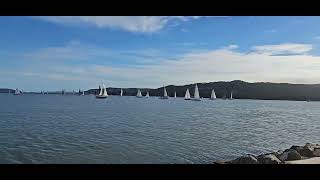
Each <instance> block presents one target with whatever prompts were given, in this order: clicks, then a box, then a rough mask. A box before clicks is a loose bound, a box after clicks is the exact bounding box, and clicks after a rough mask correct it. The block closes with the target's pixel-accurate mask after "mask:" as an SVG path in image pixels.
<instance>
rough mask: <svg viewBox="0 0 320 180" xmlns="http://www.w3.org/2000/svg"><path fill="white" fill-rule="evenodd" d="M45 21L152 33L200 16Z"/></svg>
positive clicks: (56, 17)
mask: <svg viewBox="0 0 320 180" xmlns="http://www.w3.org/2000/svg"><path fill="white" fill-rule="evenodd" d="M36 18H38V19H42V20H45V21H49V22H53V23H58V24H66V25H84V24H85V25H93V26H96V27H99V28H116V29H123V30H126V31H130V32H142V33H152V32H157V31H159V30H161V29H162V28H164V27H165V26H166V25H167V24H168V22H169V21H174V20H178V21H189V20H195V19H199V18H201V16H43V17H36Z"/></svg>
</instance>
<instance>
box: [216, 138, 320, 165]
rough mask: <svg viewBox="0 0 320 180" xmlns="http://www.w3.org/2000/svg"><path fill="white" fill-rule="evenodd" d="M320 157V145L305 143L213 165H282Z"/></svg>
mask: <svg viewBox="0 0 320 180" xmlns="http://www.w3.org/2000/svg"><path fill="white" fill-rule="evenodd" d="M312 157H320V145H319V144H311V143H307V144H305V145H304V146H292V147H291V148H290V149H286V150H285V151H277V152H272V153H267V154H262V155H258V156H255V155H251V154H247V155H245V156H241V157H239V158H237V159H234V160H231V161H217V162H215V164H284V163H285V162H286V161H295V160H302V159H308V158H312Z"/></svg>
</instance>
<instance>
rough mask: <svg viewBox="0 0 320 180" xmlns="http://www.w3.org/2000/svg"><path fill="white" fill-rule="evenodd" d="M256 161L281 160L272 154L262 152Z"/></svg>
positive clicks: (279, 162) (262, 162)
mask: <svg viewBox="0 0 320 180" xmlns="http://www.w3.org/2000/svg"><path fill="white" fill-rule="evenodd" d="M258 162H259V163H260V164H281V163H282V162H281V160H280V159H278V158H277V157H276V156H275V155H274V154H263V155H260V156H258Z"/></svg>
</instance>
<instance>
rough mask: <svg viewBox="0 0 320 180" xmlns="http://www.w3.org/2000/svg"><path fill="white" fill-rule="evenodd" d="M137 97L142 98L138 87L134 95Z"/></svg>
mask: <svg viewBox="0 0 320 180" xmlns="http://www.w3.org/2000/svg"><path fill="white" fill-rule="evenodd" d="M136 97H137V98H142V94H141V91H140V89H138V92H137V95H136Z"/></svg>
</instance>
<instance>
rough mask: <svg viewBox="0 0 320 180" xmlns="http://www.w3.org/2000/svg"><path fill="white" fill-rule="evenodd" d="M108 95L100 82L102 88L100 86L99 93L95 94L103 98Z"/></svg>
mask: <svg viewBox="0 0 320 180" xmlns="http://www.w3.org/2000/svg"><path fill="white" fill-rule="evenodd" d="M107 97H108V93H107V89H106V86H105V85H104V84H102V88H100V93H99V94H98V95H97V96H96V98H98V99H105V98H107Z"/></svg>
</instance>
